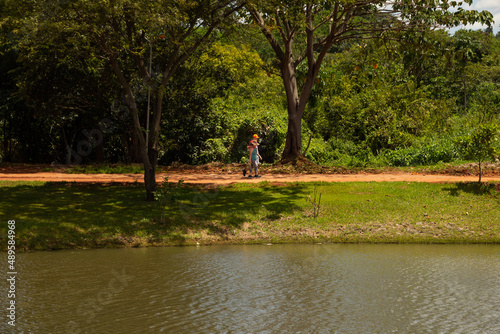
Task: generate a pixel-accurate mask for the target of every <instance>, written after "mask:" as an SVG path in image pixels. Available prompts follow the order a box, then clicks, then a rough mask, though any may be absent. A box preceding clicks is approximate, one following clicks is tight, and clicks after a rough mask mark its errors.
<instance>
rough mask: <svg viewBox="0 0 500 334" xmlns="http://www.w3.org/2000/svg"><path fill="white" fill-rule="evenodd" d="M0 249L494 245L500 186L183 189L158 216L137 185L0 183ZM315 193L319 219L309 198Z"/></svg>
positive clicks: (498, 239) (499, 228)
mask: <svg viewBox="0 0 500 334" xmlns="http://www.w3.org/2000/svg"><path fill="white" fill-rule="evenodd" d="M0 188H1V192H0V216H2V217H3V219H2V221H3V222H4V223H3V224H2V225H1V229H0V233H1V235H2V239H3V242H2V249H3V250H5V249H6V245H7V221H8V220H15V221H16V243H17V245H16V246H17V249H25V250H44V249H65V248H96V247H123V246H162V245H192V244H196V243H197V242H198V243H200V244H221V243H263V242H264V243H268V242H271V243H282V242H287V243H292V242H394V243H500V205H499V204H500V193H499V190H498V188H499V186H498V184H486V185H478V184H477V183H459V184H426V183H408V182H383V183H375V182H374V183H293V184H282V185H279V186H277V185H272V184H269V183H266V182H262V183H259V184H235V185H230V186H224V187H218V188H216V189H206V188H199V187H194V186H185V187H183V188H181V189H180V190H179V191H178V194H177V196H176V198H177V200H176V202H174V203H170V204H169V205H168V206H167V207H166V208H165V211H164V217H163V218H162V217H161V211H160V209H159V208H158V205H157V203H156V202H154V203H151V202H146V201H145V200H144V198H145V190H144V187H143V186H142V185H95V184H75V183H43V182H0ZM315 190H316V192H317V194H321V206H320V209H319V215H318V217H317V218H315V217H314V216H313V206H312V204H311V203H310V202H308V201H307V200H306V197H307V196H312V195H313V194H314V191H315Z"/></svg>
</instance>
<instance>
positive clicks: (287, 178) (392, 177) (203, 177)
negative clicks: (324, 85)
mask: <svg viewBox="0 0 500 334" xmlns="http://www.w3.org/2000/svg"><path fill="white" fill-rule="evenodd" d="M164 176H168V177H169V181H171V182H177V181H178V180H181V179H182V180H184V182H186V183H195V184H231V183H239V182H247V183H257V182H262V181H269V182H273V183H276V182H277V183H282V182H317V181H324V182H395V181H405V182H429V183H443V182H470V181H477V180H478V177H477V176H455V175H425V174H414V173H381V174H366V173H363V174H300V175H299V174H263V175H262V177H261V178H258V179H255V178H247V177H243V176H242V175H241V174H230V173H227V174H210V173H203V174H201V173H159V174H157V181H158V182H161V181H162V180H163V177H164ZM0 180H2V181H47V182H48V181H51V182H88V183H111V182H118V183H135V182H139V183H142V182H144V176H143V175H142V174H68V173H60V172H32V173H6V172H4V171H2V172H0ZM483 181H485V182H486V181H500V176H498V175H497V176H485V177H483Z"/></svg>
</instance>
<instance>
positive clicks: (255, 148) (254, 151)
mask: <svg viewBox="0 0 500 334" xmlns="http://www.w3.org/2000/svg"><path fill="white" fill-rule="evenodd" d="M258 139H259V136H258V135H257V134H254V135H253V137H252V140H251V141H250V143H249V145H248V147H247V148H248V152H249V159H248V160H249V161H250V170H249V175H248V177H252V171H254V176H253V177H260V175H259V163H260V161H259V159H260V160H262V157H261V155H260V154H259V142H258ZM246 171H247V170H246V168H245V169H244V170H243V176H246Z"/></svg>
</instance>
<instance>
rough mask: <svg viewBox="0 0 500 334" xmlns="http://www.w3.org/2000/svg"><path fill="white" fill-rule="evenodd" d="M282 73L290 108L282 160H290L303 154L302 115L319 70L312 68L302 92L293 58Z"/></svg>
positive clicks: (283, 66) (283, 68)
mask: <svg viewBox="0 0 500 334" xmlns="http://www.w3.org/2000/svg"><path fill="white" fill-rule="evenodd" d="M285 59H287V57H285ZM281 73H282V77H283V84H284V86H285V92H286V96H287V108H288V131H287V135H286V141H285V149H284V150H283V154H282V156H281V161H282V162H288V161H293V160H296V159H298V158H301V157H302V156H303V154H302V117H303V116H304V111H305V109H306V105H307V101H308V100H309V97H310V96H311V91H312V87H313V82H314V78H315V77H316V76H317V72H315V71H314V68H311V69H310V71H309V73H308V76H307V79H306V82H305V83H304V85H303V86H302V88H301V91H300V94H299V89H298V86H297V77H296V69H295V66H294V64H293V59H290V60H289V62H288V64H284V65H282V71H281Z"/></svg>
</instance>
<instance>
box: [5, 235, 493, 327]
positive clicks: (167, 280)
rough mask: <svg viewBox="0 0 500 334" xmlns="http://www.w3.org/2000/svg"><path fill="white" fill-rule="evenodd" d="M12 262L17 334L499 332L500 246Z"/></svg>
mask: <svg viewBox="0 0 500 334" xmlns="http://www.w3.org/2000/svg"><path fill="white" fill-rule="evenodd" d="M17 266H18V268H17V271H18V275H17V286H16V289H17V294H16V302H17V306H18V307H17V326H16V331H15V333H139V332H141V333H500V246H498V245H327V244H324V245H321V244H318V245H272V246H264V245H262V246H261V245H259V246H212V247H170V248H144V249H113V250H86V251H60V252H36V253H27V254H18V255H17ZM4 272H7V270H4ZM2 284H3V285H2V286H1V287H2V291H5V288H6V286H7V285H6V281H4V282H2ZM4 300H5V298H2V302H3V304H2V309H4V310H5V307H4V306H6V304H5V303H4ZM9 330H10V326H8V325H7V324H6V321H4V322H3V323H1V324H0V332H2V333H3V332H7V333H8V332H9Z"/></svg>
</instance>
